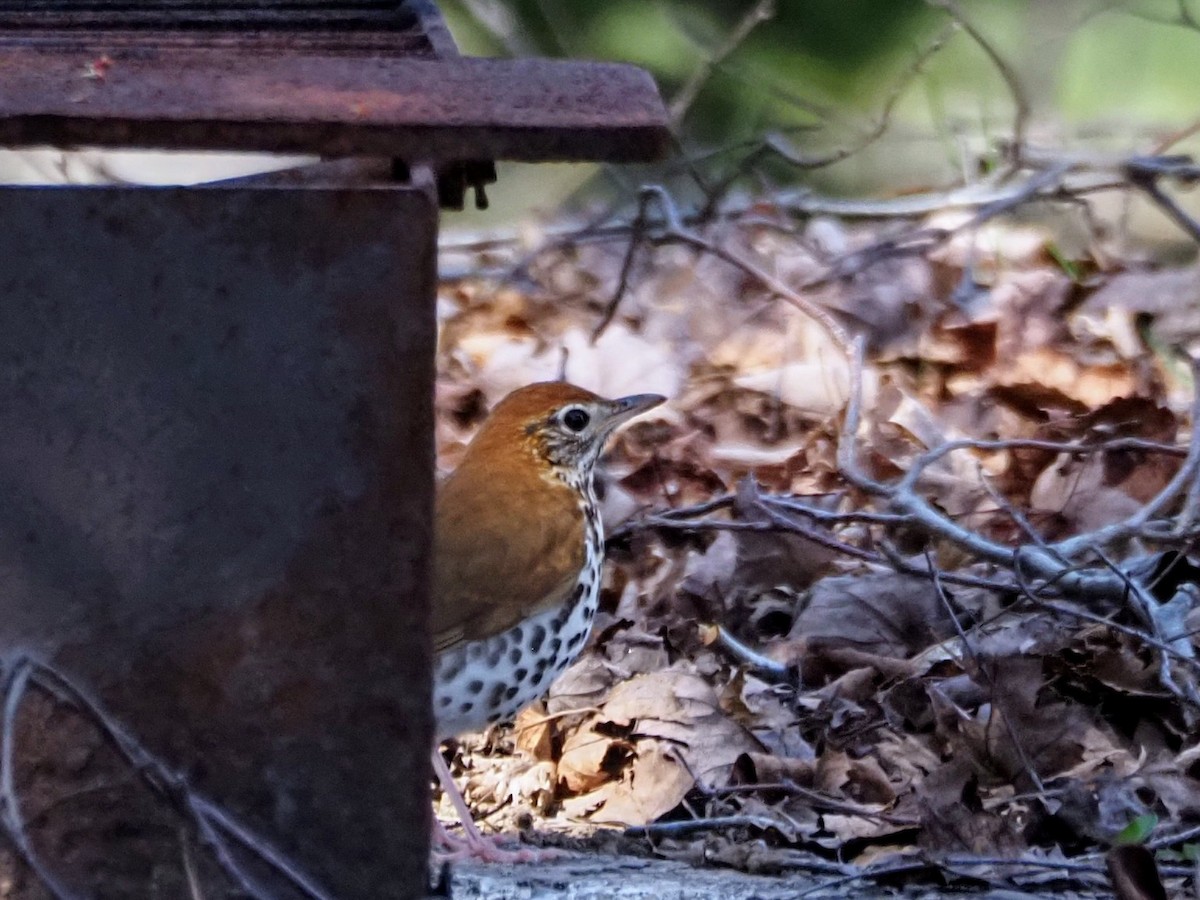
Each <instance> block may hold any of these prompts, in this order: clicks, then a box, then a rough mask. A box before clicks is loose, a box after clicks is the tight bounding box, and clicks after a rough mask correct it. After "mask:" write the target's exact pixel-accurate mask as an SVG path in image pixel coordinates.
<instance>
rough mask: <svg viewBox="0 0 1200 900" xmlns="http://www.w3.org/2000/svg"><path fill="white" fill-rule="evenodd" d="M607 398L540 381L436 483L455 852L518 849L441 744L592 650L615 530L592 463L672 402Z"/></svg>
mask: <svg viewBox="0 0 1200 900" xmlns="http://www.w3.org/2000/svg"><path fill="white" fill-rule="evenodd" d="M665 399H666V398H665V397H662V396H660V395H658V394H635V395H633V396H629V397H621V398H619V399H616V400H607V399H605V398H603V397H600V396H598V395H596V394H594V393H592V392H591V391H588V390H585V389H584V388H581V387H577V386H575V385H572V384H568V383H566V382H539V383H536V384H531V385H527V386H525V387H522V388H518V389H517V390H515V391H513V392H512V393H510V394H509V395H508V396H506V397H505V398H504V399H503V400H501V401H500V403H498V404H497V405H496V407H495V408H494V409H493V410H492V412H491V414H490V415H489V416H488V417H487V419H486V420H485V421H484V422H483V424H482V425H481V426H480V428H479V430H478V431H477V432H476V434H475V436H474V438H473V439H472V441H471V442H470V444H469V445H468V447H467V449H466V452H465V454H464V455H463V457H462V461H461V462H460V463H459V465H458V467H457V468H456V469H455V470H454V471H453V472H452V473H451V474H450V475H449V476H448V477H447V478H446V479H445V480H444V481H443V482H442V484H441V485H440V486H439V488H438V491H437V497H436V502H435V516H434V539H433V544H434V552H433V574H432V590H431V605H430V631H431V633H432V637H433V651H434V665H433V713H434V721H435V723H436V728H435V737H436V743H435V747H434V751H433V756H432V760H433V767H434V771H435V773H436V774H437V777H438V781H439V782H440V783H441V786H442V790H443V791H444V792H445V793H446V794H447V796H448V797H449V799H450V800H451V802H452V804H453V805H454V807H455V810H456V812H457V813H458V815H459V818H460V820H461V822H462V826H463V831H464V833H465V836H466V837H465V840H464V841H456V840H455V839H451V838H450V837H449V835H448V834H447V833H446V832H445V830H444V829H443V828H442V827H441V824H440V822H438V821H437V819H436V818H435V820H434V825H435V832H436V833H437V835H438V840H439V842H440V843H442V844H443V845H445V846H448V847H451V848H453V850H454V855H456V856H471V857H475V858H480V859H485V860H496V861H521V860H526V859H532V858H536V857H535V855H534V854H532V853H531V852H530V851H520V852H517V853H515V854H514V853H513V852H511V851H504V850H502V849H501V848H500V846H499V844H498V843H497V842H496V841H489V840H488V839H487V838H485V837H483V836H482V834H481V833H480V832H479V829H478V827H477V826H476V825H475V823H474V820H473V819H472V817H471V813H470V810H469V808H468V807H467V805H466V802H465V800H463V797H462V795H461V793H459V791H458V788H457V787H456V786H455V784H454V780H453V778H452V777H451V774H450V771H449V769H448V768H447V766H446V762H445V760H444V759H443V758H442V755H441V753H440V752H439V751H438V749H437V746H436V745H438V744H440V743H441V742H442V741H444V740H446V739H447V738H450V737H454V736H456V735H459V734H462V733H464V732H468V731H477V730H479V729H481V728H484V727H486V726H488V725H491V724H494V723H497V722H500V721H503V720H507V719H509V718H511V717H512V716H513V715H515V714H516V713H517V712H518V711H519V710H520V709H522V708H523V707H525V706H527V705H529V704H530V703H532V702H533V701H534V700H536V699H538V698H539V697H541V696H542V695H543V694H545V693H546V691H547V690H549V688H550V685H551V684H552V683H553V682H554V680H555V678H557V677H558V676H559V675H560V674H561V673H562V672H563V670H565V669H566V668H567V666H569V665H570V664H571V662H572V661H573V660H574V659H575V658H576V657H577V656H578V655H579V653H580V651H581V650H583V647H584V644H585V643H586V642H587V639H588V636H589V634H590V633H591V628H592V620H593V618H594V617H595V614H596V607H597V604H598V601H599V596H600V574H601V567H602V565H603V562H604V529H603V525H602V523H601V521H600V509H599V504H598V502H597V500H596V491H595V484H594V473H595V469H596V462H597V460H598V459H599V457H600V454H601V452H602V451H603V449H604V445H605V442H606V441H607V439H608V438H609V436H610V435H612V434H613V432H614V431H615V430H616V429H617V427H618V426H620V425H622V424H624V423H625V422H627V421H628V420H629V419H631V418H633V417H634V416H637V415H640V414H641V413H644V412H646V411H647V410H649V409H652V408H653V407H655V406H658V405H659V404H660V403H663V402H664V401H665Z"/></svg>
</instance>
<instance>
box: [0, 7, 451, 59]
mask: <svg viewBox="0 0 1200 900" xmlns="http://www.w3.org/2000/svg"><path fill="white" fill-rule="evenodd" d="M444 30H445V26H444V24H443V23H442V20H441V16H440V15H439V13H438V12H437V9H436V7H434V6H433V4H432V0H251V2H246V0H182V2H181V0H0V46H2V45H6V44H8V45H23V46H36V47H53V48H56V49H61V50H75V51H82V52H87V51H88V49H89V48H91V47H94V46H96V45H98V44H99V45H103V46H106V47H110V48H118V47H119V48H131V49H136V48H138V47H146V48H155V49H157V48H161V47H213V48H215V47H238V46H241V47H254V48H255V49H256V50H257V51H259V52H263V53H281V52H295V51H299V50H307V51H319V52H325V53H357V54H375V53H386V54H388V55H392V56H396V55H399V56H408V57H419V58H427V59H429V58H434V57H437V56H443V57H444V56H457V55H458V54H457V52H456V51H454V50H453V49H450V50H449V52H446V51H447V48H446V47H445V46H442V45H441V44H439V38H440V36H441V35H440V32H444ZM450 46H451V48H452V46H453V45H452V42H451V45H450Z"/></svg>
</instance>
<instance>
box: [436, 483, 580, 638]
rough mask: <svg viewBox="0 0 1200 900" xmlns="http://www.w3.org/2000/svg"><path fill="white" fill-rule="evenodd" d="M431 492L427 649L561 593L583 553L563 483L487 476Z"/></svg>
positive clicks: (480, 633) (496, 628)
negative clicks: (470, 485) (434, 498)
mask: <svg viewBox="0 0 1200 900" xmlns="http://www.w3.org/2000/svg"><path fill="white" fill-rule="evenodd" d="M474 487H475V488H476V489H474V490H466V485H464V484H463V483H462V482H461V481H458V480H456V479H455V478H454V477H453V476H451V477H450V479H449V480H448V481H447V482H446V483H445V484H443V486H442V490H441V491H440V492H439V495H438V504H437V522H436V530H435V535H434V542H435V553H434V572H433V598H432V610H431V630H432V632H433V646H434V652H436V653H441V652H442V651H444V650H449V649H450V648H452V647H454V646H455V645H457V644H460V643H462V642H463V641H473V640H480V639H482V638H486V637H490V636H492V635H495V634H500V633H501V632H503V631H506V630H507V629H509V628H511V627H513V626H514V625H516V624H518V623H519V622H521V621H522V620H523V619H525V618H528V617H529V616H531V615H533V614H535V613H537V612H541V611H542V610H544V609H548V608H550V607H553V606H555V605H557V604H558V603H561V602H563V601H564V600H566V598H567V597H568V595H569V594H570V592H571V591H572V590H573V589H574V587H575V585H576V584H577V583H578V580H579V574H580V572H581V571H582V569H583V566H584V562H585V559H586V555H585V550H584V543H583V536H584V523H583V514H582V511H581V510H580V509H579V504H578V500H577V498H576V496H575V493H574V492H573V491H571V490H570V489H568V488H567V487H566V486H565V485H564V486H563V487H562V489H561V490H560V489H556V488H552V489H550V490H547V486H546V482H544V481H542V480H541V479H540V478H538V479H537V480H536V482H535V483H532V484H531V483H521V482H519V481H516V482H514V481H511V480H510V481H505V480H503V479H496V480H493V481H492V482H491V483H489V484H487V485H484V489H483V490H479V489H477V488H478V486H474Z"/></svg>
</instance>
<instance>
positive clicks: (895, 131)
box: [439, 0, 1200, 226]
mask: <svg viewBox="0 0 1200 900" xmlns="http://www.w3.org/2000/svg"><path fill="white" fill-rule="evenodd" d="M439 6H440V7H441V9H442V10H443V12H444V14H445V16H446V19H447V21H448V24H449V26H450V28H451V30H452V31H453V33H454V35H455V38H456V39H457V41H458V43H459V46H460V47H461V49H462V50H463V52H464V53H467V54H472V55H500V56H506V55H512V56H531V55H541V56H566V57H572V58H579V59H603V60H617V61H627V62H632V63H636V64H637V65H640V66H643V67H645V68H646V69H648V70H649V71H650V72H651V73H652V74H653V75H654V77H655V79H656V80H657V81H658V84H659V86H660V88H661V90H662V92H663V95H664V97H665V98H666V100H667V102H668V104H669V106H670V109H671V112H672V114H673V117H674V120H675V123H676V133H677V135H678V143H679V157H678V158H677V159H676V160H674V161H673V162H672V164H670V165H668V166H666V167H664V168H656V169H653V170H643V171H630V170H629V169H628V168H624V169H619V170H618V169H610V168H604V169H596V168H594V167H580V166H560V167H557V170H554V169H551V168H550V167H545V166H539V167H538V168H537V175H536V179H537V181H536V186H537V188H536V190H531V187H532V185H533V182H532V181H530V180H528V179H530V178H532V177H534V176H533V175H532V173H530V174H526V173H525V172H523V171H522V167H520V166H505V167H504V168H503V169H502V170H501V181H500V183H499V184H498V185H497V186H496V189H495V191H494V192H493V194H494V196H495V198H496V202H495V203H494V204H493V209H494V212H492V213H488V214H485V215H483V216H480V215H479V214H476V213H469V214H466V215H464V216H461V217H451V219H450V221H449V222H448V223H447V224H449V225H451V226H453V225H454V224H469V225H472V226H479V225H483V224H485V223H487V222H500V221H502V220H503V219H505V218H512V217H514V216H518V217H519V216H520V215H524V214H525V213H526V212H529V211H532V210H533V209H540V211H542V212H545V213H548V212H551V211H553V210H558V209H560V208H561V207H562V205H563V204H564V203H565V204H567V205H568V206H569V207H570V206H579V205H581V204H589V203H594V202H595V201H596V200H597V198H598V197H602V196H605V195H606V194H609V195H610V194H613V193H614V192H615V193H617V194H622V193H624V194H626V195H628V193H629V191H630V185H631V183H636V182H638V180H639V179H640V180H642V181H646V180H651V181H659V182H665V183H668V184H669V185H670V186H671V187H672V189H673V190H675V191H682V192H684V193H686V192H687V190H688V189H689V187H690V188H695V187H697V185H696V179H697V178H701V179H703V180H705V181H706V182H707V184H708V185H709V186H710V187H711V185H712V184H714V183H720V182H721V181H722V180H723V179H728V178H733V177H734V176H735V175H736V176H739V177H738V181H737V186H738V188H739V189H740V190H743V191H750V192H761V191H764V190H766V191H770V190H772V189H775V188H778V187H781V186H797V185H800V186H804V187H807V188H810V189H812V190H814V191H818V192H820V193H822V194H829V195H834V196H839V197H857V196H874V197H879V196H895V195H898V194H904V193H909V192H916V191H926V190H931V189H939V188H941V189H945V188H950V187H953V186H956V185H962V184H964V183H969V182H971V181H973V180H975V179H977V178H978V177H979V176H980V175H983V174H986V172H987V170H988V169H989V168H990V167H994V166H996V165H998V164H999V159H1000V149H1001V148H1002V147H1003V146H1004V144H1005V142H1007V141H1010V140H1012V139H1013V137H1014V136H1015V129H1016V128H1017V127H1020V128H1021V130H1022V132H1023V133H1022V135H1021V136H1022V137H1023V138H1024V140H1025V141H1026V142H1027V143H1028V144H1029V145H1032V146H1034V147H1045V148H1047V149H1049V150H1051V151H1053V152H1054V153H1065V152H1071V153H1076V152H1078V153H1113V154H1118V155H1121V156H1125V155H1129V154H1131V153H1142V152H1151V151H1157V150H1160V149H1162V148H1163V146H1164V145H1165V144H1167V143H1168V142H1171V141H1174V143H1171V144H1170V149H1171V151H1172V152H1189V151H1194V150H1195V149H1196V148H1197V147H1198V146H1200V144H1198V142H1197V141H1196V139H1195V138H1194V136H1192V135H1191V127H1192V126H1193V125H1194V123H1195V122H1196V121H1197V118H1198V117H1200V91H1198V90H1197V86H1198V79H1200V0H961V2H957V3H942V2H937V0H928V2H926V0H803V2H802V0H776V2H751V0H608V2H606V3H595V2H591V0H443V2H441V3H439ZM1018 117H1019V118H1020V120H1021V121H1020V124H1019V126H1018V125H1017V124H1016V123H1017V120H1018ZM768 139H769V141H770V143H771V145H773V146H774V147H776V148H777V149H778V150H780V151H782V153H780V152H775V151H774V150H770V151H764V150H763V144H764V140H768ZM783 153H786V154H790V155H791V156H792V157H794V161H793V162H790V163H789V162H787V161H785V159H784V157H783V155H782V154H783ZM531 196H532V197H533V198H534V199H533V200H531V199H530V198H531Z"/></svg>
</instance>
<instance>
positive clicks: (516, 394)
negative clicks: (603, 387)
mask: <svg viewBox="0 0 1200 900" xmlns="http://www.w3.org/2000/svg"><path fill="white" fill-rule="evenodd" d="M665 400H666V398H665V397H662V396H659V395H658V394H634V395H632V396H629V397H619V398H617V399H616V400H606V399H605V398H603V397H600V396H598V395H597V394H593V393H592V392H591V391H588V390H584V389H583V388H581V387H576V386H575V385H573V384H567V383H566V382H562V381H545V382H539V383H537V384H531V385H527V386H526V387H523V388H518V389H517V390H515V391H513V392H512V393H511V394H509V395H508V396H507V397H505V398H504V399H503V400H501V401H500V402H499V403H498V404H496V407H495V409H493V410H492V413H491V415H490V416H488V419H487V421H486V422H484V424H483V426H482V427H481V428H480V430H479V433H478V434H477V435H476V436H475V440H473V441H472V442H471V449H472V450H476V449H477V448H478V449H483V448H484V447H488V446H489V445H490V446H493V447H494V446H497V445H506V446H508V447H510V448H516V447H520V448H522V449H523V450H524V451H525V452H527V453H529V454H531V455H532V456H533V457H534V458H535V459H540V460H541V461H543V462H544V463H546V464H547V465H549V466H550V467H552V468H555V469H566V470H577V471H580V472H583V473H589V472H590V471H591V469H592V466H594V465H595V462H596V459H597V458H598V457H599V456H600V451H602V450H603V449H604V442H605V441H606V440H607V439H608V437H609V435H611V434H612V433H613V431H615V430H616V428H617V427H618V426H619V425H621V424H622V423H624V422H626V421H628V420H629V419H632V418H633V417H634V416H636V415H639V414H640V413H644V412H646V410H649V409H653V408H654V407H655V406H658V405H659V404H660V403H662V402H663V401H665Z"/></svg>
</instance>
